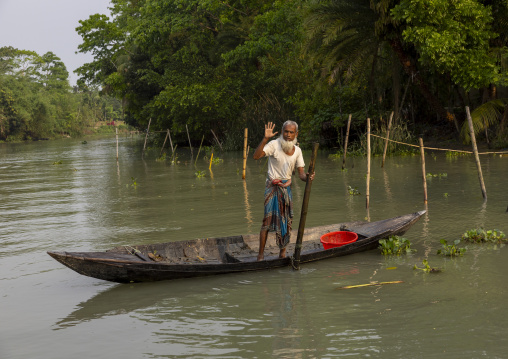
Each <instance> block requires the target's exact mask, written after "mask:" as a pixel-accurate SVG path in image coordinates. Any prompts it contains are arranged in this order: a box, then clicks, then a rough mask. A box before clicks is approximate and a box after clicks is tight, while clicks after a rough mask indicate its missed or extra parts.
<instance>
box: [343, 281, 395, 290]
mask: <svg viewBox="0 0 508 359" xmlns="http://www.w3.org/2000/svg"><path fill="white" fill-rule="evenodd" d="M398 283H404V282H403V281H401V280H394V281H391V282H373V283H368V284H357V285H346V286H344V287H338V288H336V289H353V288H363V287H372V286H378V285H385V284H398Z"/></svg>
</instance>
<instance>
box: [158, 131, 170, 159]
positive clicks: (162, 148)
mask: <svg viewBox="0 0 508 359" xmlns="http://www.w3.org/2000/svg"><path fill="white" fill-rule="evenodd" d="M168 131H169V130H168ZM167 139H168V133H166V137H164V143H163V144H162V147H161V153H159V157H160V156H162V151H164V146H165V145H166V141H167Z"/></svg>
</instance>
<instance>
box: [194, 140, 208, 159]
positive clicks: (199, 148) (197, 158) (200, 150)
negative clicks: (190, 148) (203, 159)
mask: <svg viewBox="0 0 508 359" xmlns="http://www.w3.org/2000/svg"><path fill="white" fill-rule="evenodd" d="M204 139H205V135H203V137H202V138H201V143H200V145H199V150H198V155H197V156H196V161H194V166H195V165H196V163H198V157H199V152H201V146H202V145H203V140H204Z"/></svg>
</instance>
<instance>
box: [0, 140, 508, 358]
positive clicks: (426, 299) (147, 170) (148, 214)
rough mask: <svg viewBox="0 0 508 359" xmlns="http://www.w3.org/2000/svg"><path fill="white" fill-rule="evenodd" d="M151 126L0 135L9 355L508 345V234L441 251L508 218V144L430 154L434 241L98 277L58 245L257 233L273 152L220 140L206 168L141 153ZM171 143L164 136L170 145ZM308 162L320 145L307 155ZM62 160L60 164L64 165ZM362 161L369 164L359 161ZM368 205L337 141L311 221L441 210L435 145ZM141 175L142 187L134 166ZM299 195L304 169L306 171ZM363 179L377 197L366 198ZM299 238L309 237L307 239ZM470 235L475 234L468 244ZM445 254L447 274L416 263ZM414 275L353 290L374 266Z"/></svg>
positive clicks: (3, 303)
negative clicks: (336, 155)
mask: <svg viewBox="0 0 508 359" xmlns="http://www.w3.org/2000/svg"><path fill="white" fill-rule="evenodd" d="M141 148H142V142H140V140H139V139H137V140H136V139H131V138H121V140H120V149H119V151H120V159H119V162H118V164H117V162H116V158H115V157H116V145H115V139H114V138H102V139H90V140H88V143H87V144H82V143H81V141H78V140H61V141H53V142H39V143H29V144H0V196H1V197H0V200H1V201H0V358H3V359H7V358H23V359H26V358H48V359H57V358H133V359H135V358H335V357H347V358H369V357H370V358H425V359H427V358H460V359H463V358H484V357H485V358H506V357H508V341H507V340H506V333H507V329H508V287H507V285H506V283H507V279H506V278H507V275H508V249H507V248H506V247H501V248H499V247H494V246H475V245H468V251H467V253H466V254H465V255H464V256H463V257H461V258H457V259H449V258H446V257H442V256H438V255H437V254H436V251H437V250H438V249H439V248H441V244H440V243H439V240H440V239H441V238H444V239H447V240H448V241H449V242H450V241H453V240H454V239H457V238H459V237H460V235H461V234H462V233H463V232H465V231H466V230H468V229H472V228H474V227H477V226H484V227H485V228H489V229H492V228H498V229H500V230H503V231H504V232H505V233H508V225H507V224H508V213H506V210H507V206H508V194H507V186H506V185H507V182H506V178H508V157H504V158H502V157H499V156H497V157H495V156H489V157H486V156H484V157H482V167H483V171H484V172H483V173H484V177H485V182H486V188H487V192H488V196H489V197H488V201H487V202H486V203H484V202H483V199H482V196H481V192H480V186H479V183H478V177H477V173H476V167H475V164H474V161H473V158H472V157H460V158H457V159H454V160H447V159H446V158H445V156H444V154H442V153H441V154H438V155H437V156H436V157H431V156H430V155H429V156H427V172H430V173H434V174H438V173H446V174H447V177H441V178H437V177H436V178H432V179H430V180H429V182H428V190H429V204H428V213H427V214H426V215H425V217H423V218H422V219H421V220H420V222H418V223H417V224H416V225H415V226H414V227H413V228H412V229H411V230H410V231H409V232H408V233H407V234H406V235H405V237H406V238H407V239H409V240H410V241H411V242H412V244H413V248H415V249H417V252H416V253H415V254H413V255H410V256H402V257H397V258H386V257H384V256H382V255H381V254H380V253H379V252H378V251H377V250H374V251H370V252H366V253H361V254H356V255H351V256H347V257H342V258H336V259H331V260H325V261H321V262H318V263H312V264H306V265H303V266H302V269H301V270H300V271H299V272H295V271H293V270H291V269H289V268H287V269H286V268H284V269H278V270H272V271H264V272H258V273H246V274H238V275H236V274H235V275H224V276H216V277H210V278H197V279H192V280H179V281H166V282H158V283H145V284H143V283H141V284H132V285H121V284H115V283H109V282H105V281H100V280H96V279H93V278H89V277H85V276H81V275H79V274H77V273H75V272H73V271H72V270H70V269H68V268H66V267H64V266H62V265H60V264H59V263H57V262H56V261H54V260H53V259H52V258H50V257H49V256H48V255H47V254H46V251H48V250H78V251H88V250H104V249H107V248H110V247H113V246H117V245H129V244H138V243H151V242H162V241H178V240H184V239H190V238H197V237H207V236H222V235H234V234H245V233H256V232H258V230H259V228H260V221H261V218H262V201H263V186H264V184H263V182H264V176H265V174H264V171H265V168H264V165H265V163H264V161H258V162H256V161H254V160H252V159H251V158H250V159H249V160H248V170H247V180H246V181H243V180H242V179H241V168H242V155H241V153H227V154H220V153H219V154H215V155H216V156H219V157H220V158H221V159H223V160H224V162H223V163H221V164H218V165H214V166H213V167H212V170H213V173H210V171H208V163H207V162H205V161H204V160H201V159H200V160H198V162H197V165H196V167H197V170H201V171H205V172H206V176H205V177H204V178H197V177H196V175H195V172H196V168H195V167H194V163H193V162H191V161H190V159H189V157H188V155H186V154H185V153H184V151H183V150H182V151H179V152H180V155H179V156H180V157H179V160H180V163H179V164H178V165H176V166H171V165H170V164H169V163H168V162H157V161H155V154H150V153H148V154H147V155H146V156H145V158H144V160H143V159H142V157H141V151H140V149H141ZM155 152H158V150H155V151H154V153H155ZM304 157H305V159H306V161H307V162H308V161H309V157H310V153H308V152H307V153H304ZM57 161H61V164H58V165H57V164H55V165H54V164H53V163H54V162H57ZM353 166H354V167H353ZM372 166H373V169H372V177H373V180H372V183H371V208H370V213H368V214H367V212H366V210H365V197H364V193H365V172H366V171H365V169H366V162H365V160H363V159H354V160H353V159H350V160H348V170H347V171H346V172H341V171H340V163H339V162H333V161H332V160H330V159H328V154H327V153H320V156H319V158H318V160H317V164H316V172H317V176H316V180H315V182H314V184H313V186H312V193H311V199H310V206H309V214H308V217H307V225H308V226H317V225H324V224H330V223H337V222H343V221H350V220H364V219H365V218H366V217H367V215H368V216H370V219H371V220H372V221H374V220H379V219H384V218H388V217H393V216H396V215H401V214H405V213H411V212H415V211H418V210H421V209H424V208H425V207H424V205H423V190H422V183H421V169H420V158H419V156H414V157H398V158H389V159H388V160H387V164H386V166H385V167H386V168H385V169H381V168H380V158H375V159H374V160H373V164H372ZM133 178H134V179H135V182H136V183H137V186H133V183H134V180H133ZM295 182H296V183H295V184H294V188H293V195H294V198H295V206H296V208H297V211H296V212H297V213H296V218H295V228H297V226H298V217H299V213H300V210H299V208H300V206H301V201H302V197H303V191H304V183H303V182H300V181H297V180H295ZM348 186H351V187H356V188H357V189H358V190H359V191H360V192H361V193H362V195H360V196H350V195H349V194H348V192H347V188H348ZM293 240H294V239H293ZM462 246H465V244H464V245H462ZM423 259H428V260H429V262H430V264H431V266H433V267H438V268H441V269H442V273H440V274H424V273H422V272H419V271H415V270H413V266H414V265H415V264H416V265H418V266H420V267H421V266H422V260H423ZM396 280H401V281H404V283H402V284H392V285H385V286H381V287H366V288H357V289H349V290H338V289H337V288H338V287H341V286H345V285H356V284H365V283H369V282H371V281H396Z"/></svg>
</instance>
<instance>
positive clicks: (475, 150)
mask: <svg viewBox="0 0 508 359" xmlns="http://www.w3.org/2000/svg"><path fill="white" fill-rule="evenodd" d="M466 115H467V121H468V124H469V131H470V136H471V143H472V149H473V152H472V153H473V154H474V158H475V162H476V167H477V171H478V180H479V182H480V188H481V191H482V196H483V198H484V200H486V199H487V190H486V188H485V182H484V180H483V174H482V168H481V163H480V157H479V155H480V153H479V152H478V147H477V145H476V137H475V134H474V129H473V122H472V119H471V114H470V111H469V107H466ZM351 118H352V115H351V114H350V115H349V118H348V122H347V128H346V136H345V141H344V154H343V159H342V169H344V168H345V166H346V157H347V147H348V140H349V131H350V127H351ZM392 120H393V112H392V113H391V115H390V118H389V121H388V127H387V130H386V137H381V136H377V135H374V134H371V126H370V118H367V175H366V199H365V202H366V208H367V209H369V205H370V203H369V202H370V172H371V171H370V170H371V137H372V136H374V137H378V138H382V139H384V140H385V143H384V148H383V157H382V162H381V167H384V165H385V160H386V153H387V149H388V142H395V143H398V144H402V145H406V146H412V147H419V149H420V155H421V164H422V179H423V194H424V203H427V201H428V196H427V176H426V171H425V149H430V150H442V151H455V152H463V153H471V152H469V151H457V150H450V149H443V148H432V147H425V146H424V144H423V139H422V138H419V139H418V141H419V145H413V144H409V143H403V142H398V141H394V140H390V130H391V126H392ZM151 122H152V120H151V119H150V120H149V122H148V128H147V130H146V135H145V143H144V145H143V153H144V152H145V149H146V142H147V139H148V133H149V131H150V125H151ZM185 128H186V131H187V138H188V140H189V147H190V150H191V156H192V157H194V150H193V147H192V144H191V140H190V134H189V128H188V127H187V125H186V126H185ZM155 132H166V137H165V138H164V143H163V145H162V148H161V152H160V154H161V155H162V152H163V150H164V147H165V145H166V142H167V140H168V139H169V143H170V146H171V152H172V158H173V157H174V154H175V150H176V146H173V141H172V138H171V133H170V131H169V129H167V130H166V131H155ZM211 132H212V134H213V136H214V138H215V140H216V142H217V144H218V145H219V147H220V148H221V150H222V145H221V143H220V141H219V140H218V138H217V136H216V135H215V133H214V132H213V130H211ZM248 133H249V130H248V128H245V130H244V145H243V169H242V179H244V180H245V172H246V167H247V155H248V152H249V148H248ZM203 140H204V136H203V138H202V140H201V145H200V146H199V150H198V154H197V157H199V152H200V151H201V146H202V144H203ZM488 153H492V152H488ZM197 157H196V161H197ZM211 158H212V159H213V153H212V157H211ZM116 159H117V161H118V129H117V130H116ZM211 163H212V160H210V166H211Z"/></svg>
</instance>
